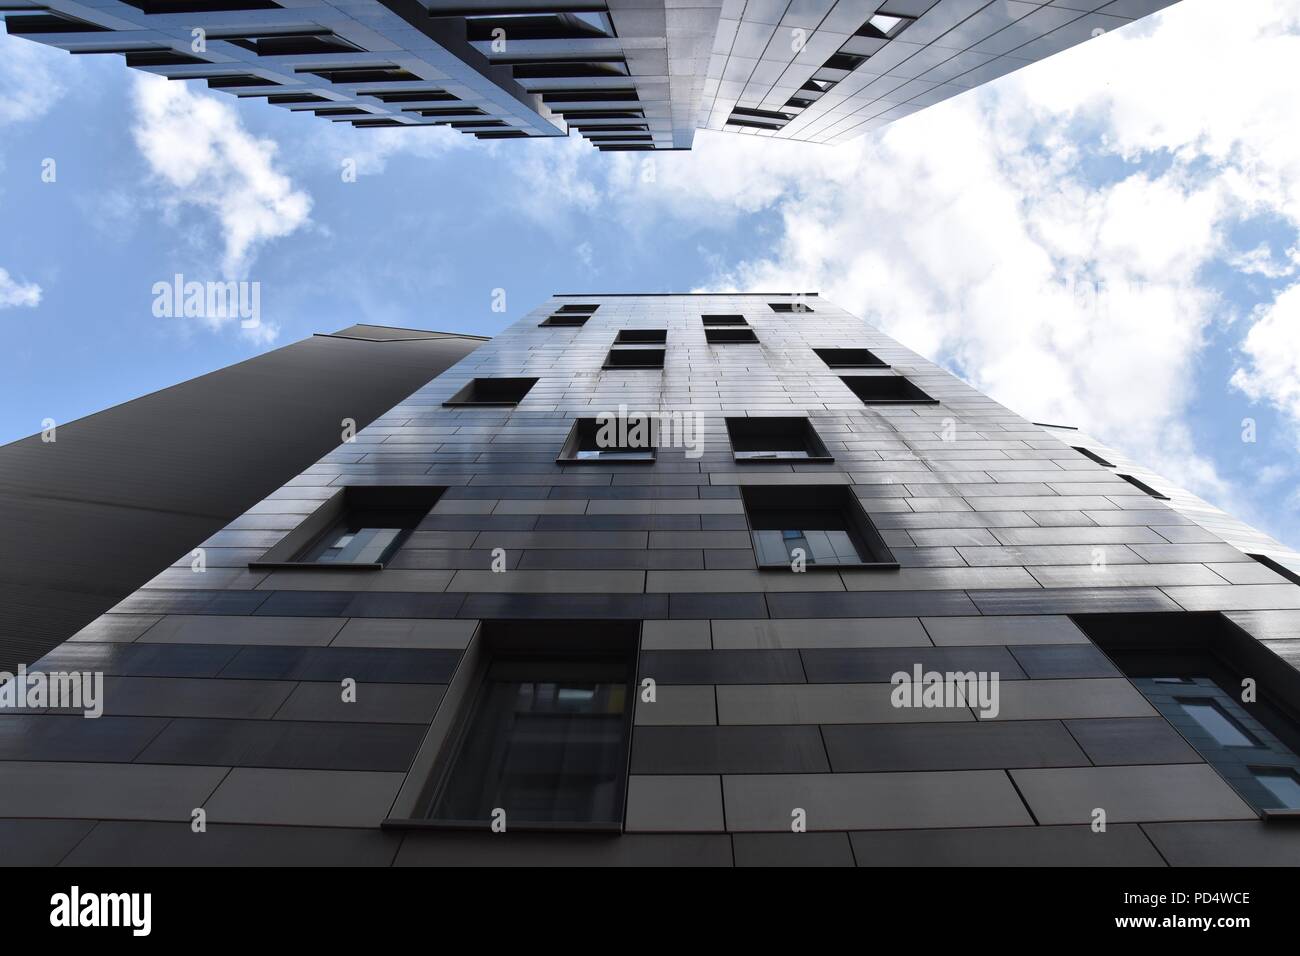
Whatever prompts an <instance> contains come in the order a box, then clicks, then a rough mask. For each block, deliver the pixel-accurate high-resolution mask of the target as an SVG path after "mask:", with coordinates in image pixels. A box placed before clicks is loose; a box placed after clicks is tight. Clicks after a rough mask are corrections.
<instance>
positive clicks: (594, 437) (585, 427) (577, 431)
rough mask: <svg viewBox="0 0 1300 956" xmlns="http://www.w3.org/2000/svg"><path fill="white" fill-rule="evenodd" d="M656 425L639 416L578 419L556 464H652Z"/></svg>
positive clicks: (649, 419)
mask: <svg viewBox="0 0 1300 956" xmlns="http://www.w3.org/2000/svg"><path fill="white" fill-rule="evenodd" d="M657 424H658V423H657V422H656V421H655V420H654V419H651V418H649V417H647V416H640V415H629V416H627V417H625V418H618V417H616V416H612V415H611V416H607V417H602V418H579V419H578V420H577V421H575V422H574V423H573V427H572V428H571V429H569V437H568V438H567V439H566V440H565V442H564V447H563V448H562V449H561V450H560V454H559V457H558V458H556V459H555V460H556V461H557V462H558V463H560V464H611V463H612V464H619V463H632V464H636V463H640V464H653V463H654V460H655V439H656V438H657V437H658V436H657V434H656V432H657V430H658V429H657Z"/></svg>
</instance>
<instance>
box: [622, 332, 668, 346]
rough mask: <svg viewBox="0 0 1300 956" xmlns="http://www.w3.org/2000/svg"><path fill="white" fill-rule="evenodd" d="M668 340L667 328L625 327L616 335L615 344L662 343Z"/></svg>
mask: <svg viewBox="0 0 1300 956" xmlns="http://www.w3.org/2000/svg"><path fill="white" fill-rule="evenodd" d="M667 341H668V331H667V329H623V330H621V331H620V332H619V333H618V335H616V336H615V337H614V344H615V345H638V344H639V345H654V344H656V343H657V344H659V345H662V344H664V343H665V342H667Z"/></svg>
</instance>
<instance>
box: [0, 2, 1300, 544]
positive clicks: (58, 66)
mask: <svg viewBox="0 0 1300 956" xmlns="http://www.w3.org/2000/svg"><path fill="white" fill-rule="evenodd" d="M1247 11H1248V14H1249V15H1245V14H1246V13H1247ZM1241 12H1242V14H1243V15H1241V16H1235V17H1232V18H1224V17H1223V16H1222V5H1221V3H1220V2H1211V0H1184V2H1182V3H1180V4H1177V5H1176V6H1175V7H1173V8H1171V9H1170V10H1168V11H1166V12H1165V13H1163V14H1159V15H1157V16H1155V17H1152V18H1150V19H1149V20H1147V21H1143V22H1140V23H1137V24H1134V25H1131V26H1129V27H1125V28H1124V29H1122V30H1119V31H1116V32H1115V33H1113V34H1111V35H1108V36H1104V37H1101V38H1099V39H1097V40H1094V41H1091V42H1089V43H1087V44H1084V45H1083V46H1081V47H1078V48H1076V49H1074V50H1071V51H1067V52H1065V53H1063V54H1060V55H1058V56H1056V57H1053V58H1051V59H1049V60H1047V61H1044V62H1043V63H1040V64H1037V65H1035V66H1032V67H1030V68H1027V69H1025V70H1022V71H1020V72H1019V73H1017V74H1013V75H1012V76H1009V77H1005V78H1003V79H1001V80H998V81H996V82H994V83H991V84H988V85H987V86H985V87H983V88H981V89H979V90H976V91H973V92H971V93H968V94H964V95H962V96H959V97H957V98H955V99H953V100H950V101H948V102H946V103H943V104H940V105H938V106H936V107H932V108H931V109H928V110H925V111H923V112H921V113H919V114H916V115H915V116H912V117H909V118H907V119H905V120H902V121H900V122H898V123H896V124H894V125H893V126H891V127H888V128H886V129H885V130H882V131H878V132H876V133H873V134H869V135H868V136H867V137H864V138H863V139H861V140H858V141H855V142H853V143H849V144H845V145H843V146H840V147H827V146H817V145H812V144H800V143H785V142H775V141H772V140H768V139H759V138H757V137H746V136H736V135H729V134H718V133H708V132H701V133H699V134H697V139H696V148H695V150H694V151H692V152H691V153H671V154H661V155H658V156H655V157H654V158H653V159H651V160H647V159H646V158H645V157H643V156H638V155H636V154H612V155H610V154H599V153H597V152H596V151H594V150H592V149H591V148H590V147H589V146H587V144H586V143H585V142H583V141H581V140H576V139H575V140H545V141H541V140H538V141H526V142H503V143H495V144H488V143H478V142H476V141H474V140H473V139H472V138H468V137H462V136H461V135H460V134H457V133H453V132H450V131H446V130H354V129H351V128H350V127H347V128H345V127H343V126H340V125H333V124H328V123H326V122H324V121H323V120H320V119H317V118H315V117H311V116H306V115H301V114H291V113H288V112H286V111H283V110H281V109H278V108H274V107H270V106H268V105H266V104H265V103H263V102H259V101H251V100H244V101H241V100H235V99H234V98H232V97H228V96H224V95H221V94H214V93H208V92H207V91H206V90H205V89H203V88H202V86H200V85H194V84H190V85H186V84H181V83H167V82H166V81H162V80H158V79H156V78H150V77H143V76H141V75H140V74H138V73H135V72H132V71H128V70H127V69H126V68H125V66H124V65H123V63H122V60H121V58H120V57H115V56H102V57H94V56H78V57H73V56H69V55H67V54H65V53H63V52H61V51H57V50H50V49H46V48H43V47H41V46H39V45H37V44H33V43H29V42H26V41H23V40H18V39H11V38H8V37H5V36H0V223H3V228H2V229H0V336H3V341H4V348H2V349H0V399H2V401H0V442H4V441H10V440H13V439H15V438H18V437H20V436H22V435H25V434H30V433H32V432H34V431H37V430H39V429H40V427H41V421H42V420H43V419H45V418H52V419H54V420H56V421H58V422H66V421H69V420H71V419H74V418H76V417H79V416H81V415H84V414H87V413H89V412H92V411H95V410H98V409H100V408H104V407H107V406H110V405H113V404H115V403H118V402H121V401H124V400H127V399H130V398H133V397H135V396H137V395H140V394H143V393H146V392H149V391H152V390H154V389H157V388H161V387H165V386H167V385H169V384H173V383H175V382H178V381H181V380H184V379H187V378H191V377H193V376H195V375H198V374H202V373H203V372H206V371H210V370H212V369H215V368H219V367H221V366H224V365H228V364H230V363H232V362H236V361H239V360H241V359H244V358H247V357H250V356H252V355H255V354H257V353H259V352H262V351H265V350H267V349H269V348H273V347H275V346H277V345H282V344H286V343H288V342H292V341H295V340H297V339H299V338H302V337H304V336H307V335H309V334H311V333H312V332H315V331H330V330H333V329H336V328H340V327H343V326H346V325H349V324H352V323H354V322H358V321H366V322H375V323H380V324H391V325H406V326H415V327H422V328H433V329H442V330H449V331H463V332H472V333H478V334H486V335H491V334H493V333H494V332H496V331H497V330H499V329H500V328H502V327H503V326H504V325H506V324H508V323H509V322H512V321H514V320H515V319H516V318H518V317H519V316H520V315H521V314H522V313H523V312H525V311H527V310H529V309H531V308H532V307H533V306H535V305H536V304H537V302H538V301H539V300H541V299H542V298H544V297H545V296H547V295H550V294H551V293H553V292H565V291H607V292H618V291H692V290H696V291H699V290H712V289H717V290H724V289H756V290H757V289H772V288H776V289H805V290H819V291H821V292H822V294H824V295H827V296H828V297H830V298H832V299H834V300H835V301H836V302H837V303H838V304H840V305H842V306H844V307H845V308H848V309H850V310H852V311H855V312H857V313H858V314H860V315H862V316H863V317H864V318H866V319H867V320H868V321H871V322H873V323H875V324H877V325H880V326H881V327H882V328H883V329H884V330H885V331H886V332H888V333H890V334H891V335H894V336H895V337H896V338H898V339H899V340H900V341H902V342H903V343H904V344H907V345H909V346H910V347H912V348H914V349H916V350H917V351H919V352H922V353H923V354H926V355H927V356H929V357H931V358H933V359H935V360H936V361H939V362H941V363H943V364H945V365H947V366H948V367H949V368H952V369H953V370H954V371H956V372H958V373H959V374H961V375H962V376H963V377H965V378H966V379H967V380H968V381H970V382H971V383H972V384H973V385H975V386H976V387H978V388H981V389H983V390H984V391H986V392H988V393H989V394H991V395H992V396H993V397H995V398H996V399H998V400H999V401H1002V402H1003V403H1005V404H1007V405H1008V406H1009V407H1011V408H1013V409H1015V410H1016V411H1018V412H1020V413H1022V414H1024V415H1026V416H1027V417H1029V418H1031V419H1034V420H1038V421H1054V422H1066V423H1072V424H1077V425H1080V426H1082V427H1084V428H1086V429H1088V430H1089V431H1091V432H1093V433H1094V434H1096V435H1097V437H1099V438H1101V439H1103V440H1105V441H1107V442H1108V443H1109V444H1111V445H1113V446H1115V447H1118V448H1120V449H1122V450H1123V451H1124V452H1126V453H1127V454H1129V455H1130V456H1132V457H1134V458H1136V459H1138V460H1140V461H1143V462H1144V463H1146V464H1148V465H1150V466H1151V467H1153V468H1155V469H1156V470H1157V471H1159V472H1161V473H1163V474H1165V475H1167V476H1168V477H1169V478H1171V479H1172V480H1174V481H1176V482H1178V483H1180V484H1182V485H1183V486H1185V487H1187V488H1189V489H1190V490H1192V491H1194V492H1196V493H1197V494H1200V495H1202V496H1203V497H1205V498H1207V499H1208V500H1210V501H1212V502H1214V503H1215V504H1218V505H1220V506H1221V507H1224V508H1225V509H1226V510H1228V511H1230V512H1232V513H1233V514H1236V515H1238V516H1239V517H1242V518H1243V519H1245V520H1248V521H1251V522H1252V523H1254V524H1256V525H1257V526H1259V527H1261V528H1262V529H1263V530H1266V531H1268V532H1269V533H1271V534H1273V535H1275V536H1277V537H1279V538H1280V539H1281V540H1283V541H1285V542H1287V543H1289V544H1292V545H1296V544H1300V495H1298V494H1297V490H1296V489H1297V485H1298V484H1300V483H1298V482H1297V478H1298V477H1300V467H1298V464H1300V463H1298V462H1297V449H1298V448H1300V438H1298V436H1300V430H1298V426H1300V276H1298V275H1297V267H1298V265H1300V252H1297V251H1296V250H1297V248H1298V247H1300V239H1298V238H1297V237H1298V235H1300V129H1297V124H1296V123H1295V122H1294V118H1293V114H1294V110H1295V103H1296V102H1300V76H1297V71H1296V70H1295V67H1294V64H1295V63H1297V62H1300V3H1296V2H1280V0H1279V2H1268V0H1255V2H1252V3H1251V4H1249V5H1248V7H1246V6H1244V7H1242V11H1241ZM46 159H53V160H54V161H55V163H56V167H55V169H56V180H55V181H54V182H43V181H42V177H41V173H42V163H43V161H45V160H46ZM347 160H352V161H355V163H356V165H357V170H358V175H357V176H356V178H355V179H356V181H355V182H345V181H344V176H343V170H344V163H345V161H347ZM647 162H649V164H650V165H648V166H647V165H646V163H647ZM175 273H182V274H184V275H185V277H186V278H187V279H192V280H198V281H209V280H219V279H223V278H242V279H248V280H253V281H257V282H259V283H260V285H261V293H262V303H261V305H262V325H261V327H260V328H258V329H255V330H251V331H250V330H245V329H241V328H240V327H239V323H238V322H237V321H231V322H225V323H210V322H207V321H205V320H202V319H194V318H159V317H155V315H154V314H153V310H152V305H153V298H154V297H153V293H152V287H153V285H154V283H156V282H159V281H170V279H171V277H172V276H173V275H174V274H175ZM497 288H503V289H505V290H506V295H507V306H508V308H507V311H506V312H505V313H504V314H501V313H494V312H493V311H492V310H491V302H492V293H493V290H494V289H497ZM272 411H273V410H268V414H270V413H272ZM1247 417H1250V418H1253V419H1254V420H1255V421H1256V423H1257V424H1256V427H1257V433H1258V440H1257V441H1256V442H1254V443H1243V442H1242V440H1241V431H1242V427H1241V422H1242V419H1243V418H1247Z"/></svg>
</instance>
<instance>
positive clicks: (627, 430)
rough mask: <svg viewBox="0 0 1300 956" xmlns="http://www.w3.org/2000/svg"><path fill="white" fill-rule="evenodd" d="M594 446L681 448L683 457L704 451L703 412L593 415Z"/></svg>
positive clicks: (621, 408) (624, 411) (621, 410)
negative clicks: (684, 452) (594, 424)
mask: <svg viewBox="0 0 1300 956" xmlns="http://www.w3.org/2000/svg"><path fill="white" fill-rule="evenodd" d="M596 447H597V448H601V449H606V448H608V449H641V448H685V449H686V457H687V458H700V457H701V456H703V454H704V416H703V415H701V414H700V413H699V412H693V411H690V410H686V411H680V410H679V411H653V412H629V411H628V408H627V406H626V405H619V406H618V411H617V412H600V413H599V414H597V415H596Z"/></svg>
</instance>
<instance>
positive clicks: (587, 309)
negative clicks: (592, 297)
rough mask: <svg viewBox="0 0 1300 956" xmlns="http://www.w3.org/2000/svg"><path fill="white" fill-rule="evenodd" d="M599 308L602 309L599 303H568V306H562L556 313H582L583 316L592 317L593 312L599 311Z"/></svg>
mask: <svg viewBox="0 0 1300 956" xmlns="http://www.w3.org/2000/svg"><path fill="white" fill-rule="evenodd" d="M599 308H600V305H599V304H598V303H597V304H583V303H579V302H570V303H568V304H566V305H562V306H560V307H559V308H558V309H556V310H555V311H557V312H565V313H581V314H583V315H591V314H592V313H593V312H595V311H596V310H597V309H599Z"/></svg>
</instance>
